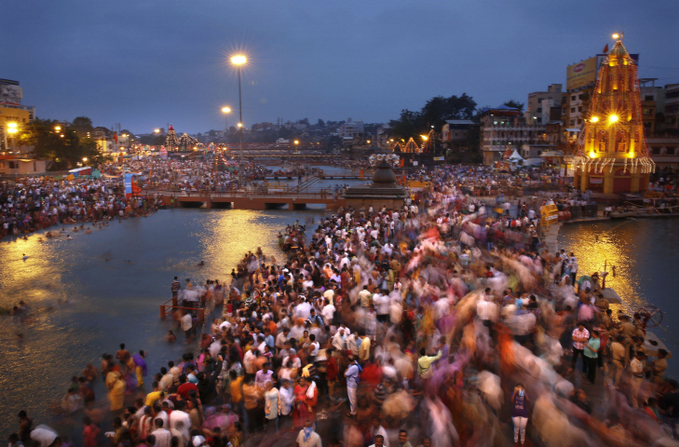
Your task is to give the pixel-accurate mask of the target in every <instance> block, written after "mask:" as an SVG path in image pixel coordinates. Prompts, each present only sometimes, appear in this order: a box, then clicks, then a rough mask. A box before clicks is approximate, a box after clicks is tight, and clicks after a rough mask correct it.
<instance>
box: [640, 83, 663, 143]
mask: <svg viewBox="0 0 679 447" xmlns="http://www.w3.org/2000/svg"><path fill="white" fill-rule="evenodd" d="M657 80H658V79H657V78H641V79H639V85H640V87H641V88H640V89H639V90H640V92H641V95H640V99H641V119H642V120H643V122H644V134H646V136H647V137H650V136H652V135H655V134H656V132H658V131H659V130H660V129H659V126H658V124H659V123H658V122H657V117H658V114H661V113H663V112H664V110H665V89H664V88H662V87H656V86H655V81H657ZM649 84H650V85H649Z"/></svg>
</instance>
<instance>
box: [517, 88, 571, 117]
mask: <svg viewBox="0 0 679 447" xmlns="http://www.w3.org/2000/svg"><path fill="white" fill-rule="evenodd" d="M561 87H562V85H561V84H552V85H550V86H549V87H547V91H546V92H533V93H529V94H528V110H527V111H526V113H525V117H526V122H527V123H534V124H547V123H549V121H550V111H551V109H552V107H560V106H561V99H562V96H563V93H562V91H561Z"/></svg>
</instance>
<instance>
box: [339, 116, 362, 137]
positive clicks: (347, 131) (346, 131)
mask: <svg viewBox="0 0 679 447" xmlns="http://www.w3.org/2000/svg"><path fill="white" fill-rule="evenodd" d="M364 129H365V126H364V124H363V121H352V120H351V118H349V119H348V120H347V122H346V123H344V124H342V125H341V126H340V127H339V136H340V138H342V139H349V138H350V139H352V140H353V139H354V137H355V136H356V135H358V134H362V133H363V131H364Z"/></svg>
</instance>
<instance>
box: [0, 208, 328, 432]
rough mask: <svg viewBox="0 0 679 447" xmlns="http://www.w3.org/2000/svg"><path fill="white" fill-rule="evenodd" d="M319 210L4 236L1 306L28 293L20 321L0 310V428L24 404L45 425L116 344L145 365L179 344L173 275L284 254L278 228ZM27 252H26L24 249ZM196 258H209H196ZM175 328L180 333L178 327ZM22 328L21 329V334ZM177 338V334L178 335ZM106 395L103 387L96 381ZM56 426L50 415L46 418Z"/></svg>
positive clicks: (188, 214) (160, 218)
mask: <svg viewBox="0 0 679 447" xmlns="http://www.w3.org/2000/svg"><path fill="white" fill-rule="evenodd" d="M323 214H324V211H313V210H311V211H275V210H272V211H250V210H211V211H208V210H203V209H198V210H196V209H173V210H161V211H159V212H157V213H155V214H152V215H150V216H149V217H146V218H136V219H128V220H123V221H122V222H119V221H114V222H112V223H110V225H109V226H108V227H105V228H104V229H101V230H99V229H95V230H93V231H92V233H91V234H85V233H84V232H83V231H79V232H78V233H73V231H72V229H73V227H67V228H68V229H69V233H70V234H72V235H73V239H72V240H66V239H65V238H63V237H62V238H58V239H51V240H46V241H45V242H44V243H39V242H38V237H37V236H35V235H34V236H31V237H30V238H29V240H28V241H23V240H16V241H13V242H2V243H1V244H0V306H2V307H7V306H11V305H14V304H16V303H18V301H19V300H24V301H25V302H26V304H27V305H28V306H29V307H30V308H31V309H32V312H31V317H30V318H29V320H28V321H27V322H25V323H21V322H18V321H14V319H13V317H11V316H0V353H1V355H0V360H1V361H0V389H2V390H3V391H2V393H1V395H2V404H1V405H0V436H2V437H3V439H6V436H7V435H8V434H9V433H10V432H11V431H14V430H16V428H17V422H16V421H17V419H16V414H17V413H18V411H19V410H20V409H22V408H25V409H26V410H27V411H28V412H29V414H31V415H33V416H35V420H36V422H40V423H48V425H49V424H51V421H50V420H49V419H48V418H47V414H48V412H47V410H46V408H47V405H48V404H49V403H52V402H55V401H57V400H58V399H60V398H61V397H62V396H63V395H65V393H66V390H67V388H68V385H69V379H70V377H71V376H73V375H75V374H78V373H79V372H80V371H82V369H83V367H84V366H85V365H86V364H87V363H88V362H94V364H95V365H96V366H97V367H98V366H99V359H100V358H101V355H102V354H103V353H104V352H108V353H115V351H116V349H117V348H118V345H119V344H120V343H126V344H127V347H128V349H129V350H130V351H135V352H136V351H137V350H139V349H144V350H145V351H146V352H147V363H148V365H149V371H152V372H154V373H155V372H156V371H158V370H159V368H160V367H161V366H165V365H166V364H167V361H168V360H175V359H177V358H179V357H181V354H183V353H184V352H185V349H186V346H185V345H184V344H183V342H181V341H178V342H177V343H175V344H173V345H170V344H168V343H166V342H165V341H164V335H165V334H166V333H167V330H168V329H170V328H172V329H174V328H173V327H172V324H171V323H170V321H169V319H168V320H167V321H161V320H160V318H159V315H160V311H159V306H160V305H161V304H163V303H164V302H165V301H167V300H168V299H169V298H170V296H171V294H170V289H169V287H170V282H171V281H172V279H173V277H174V276H175V275H177V276H179V278H180V279H181V280H182V281H184V280H185V279H186V278H191V280H192V281H193V282H194V284H204V283H205V280H206V279H208V278H209V279H219V280H220V282H226V283H227V284H228V282H229V281H230V279H231V277H230V272H231V269H232V268H234V267H235V266H236V264H237V263H238V262H239V261H240V259H241V258H242V257H243V255H244V254H245V253H246V252H247V251H249V250H251V251H253V252H254V251H255V250H256V249H257V247H261V248H262V250H263V251H264V253H265V254H267V255H273V256H275V257H276V258H278V259H281V256H282V253H281V252H280V250H279V247H278V237H277V235H278V233H279V232H280V231H282V230H283V229H284V228H285V226H286V225H288V224H294V223H295V221H299V223H300V224H304V223H305V220H306V219H307V218H310V217H314V218H316V219H317V220H318V218H319V217H320V216H322V215H323ZM24 253H25V254H26V255H28V256H29V258H28V259H27V260H25V261H24V260H23V259H22V257H23V254H24ZM200 261H204V262H205V266H203V267H198V265H197V264H198V263H199V262H200ZM175 333H176V332H175ZM19 334H21V337H20V336H19ZM179 340H181V337H180V338H179ZM97 391H98V395H97V397H103V396H104V394H103V387H99V389H97ZM52 425H53V424H52Z"/></svg>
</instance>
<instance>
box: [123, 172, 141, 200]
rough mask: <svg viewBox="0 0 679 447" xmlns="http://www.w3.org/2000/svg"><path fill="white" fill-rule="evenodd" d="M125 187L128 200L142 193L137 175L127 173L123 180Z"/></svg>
mask: <svg viewBox="0 0 679 447" xmlns="http://www.w3.org/2000/svg"><path fill="white" fill-rule="evenodd" d="M123 185H124V186H125V198H126V199H129V198H130V197H132V196H135V195H138V194H139V193H140V192H141V189H140V188H139V186H138V185H137V174H135V173H126V174H125V178H124V180H123Z"/></svg>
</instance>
